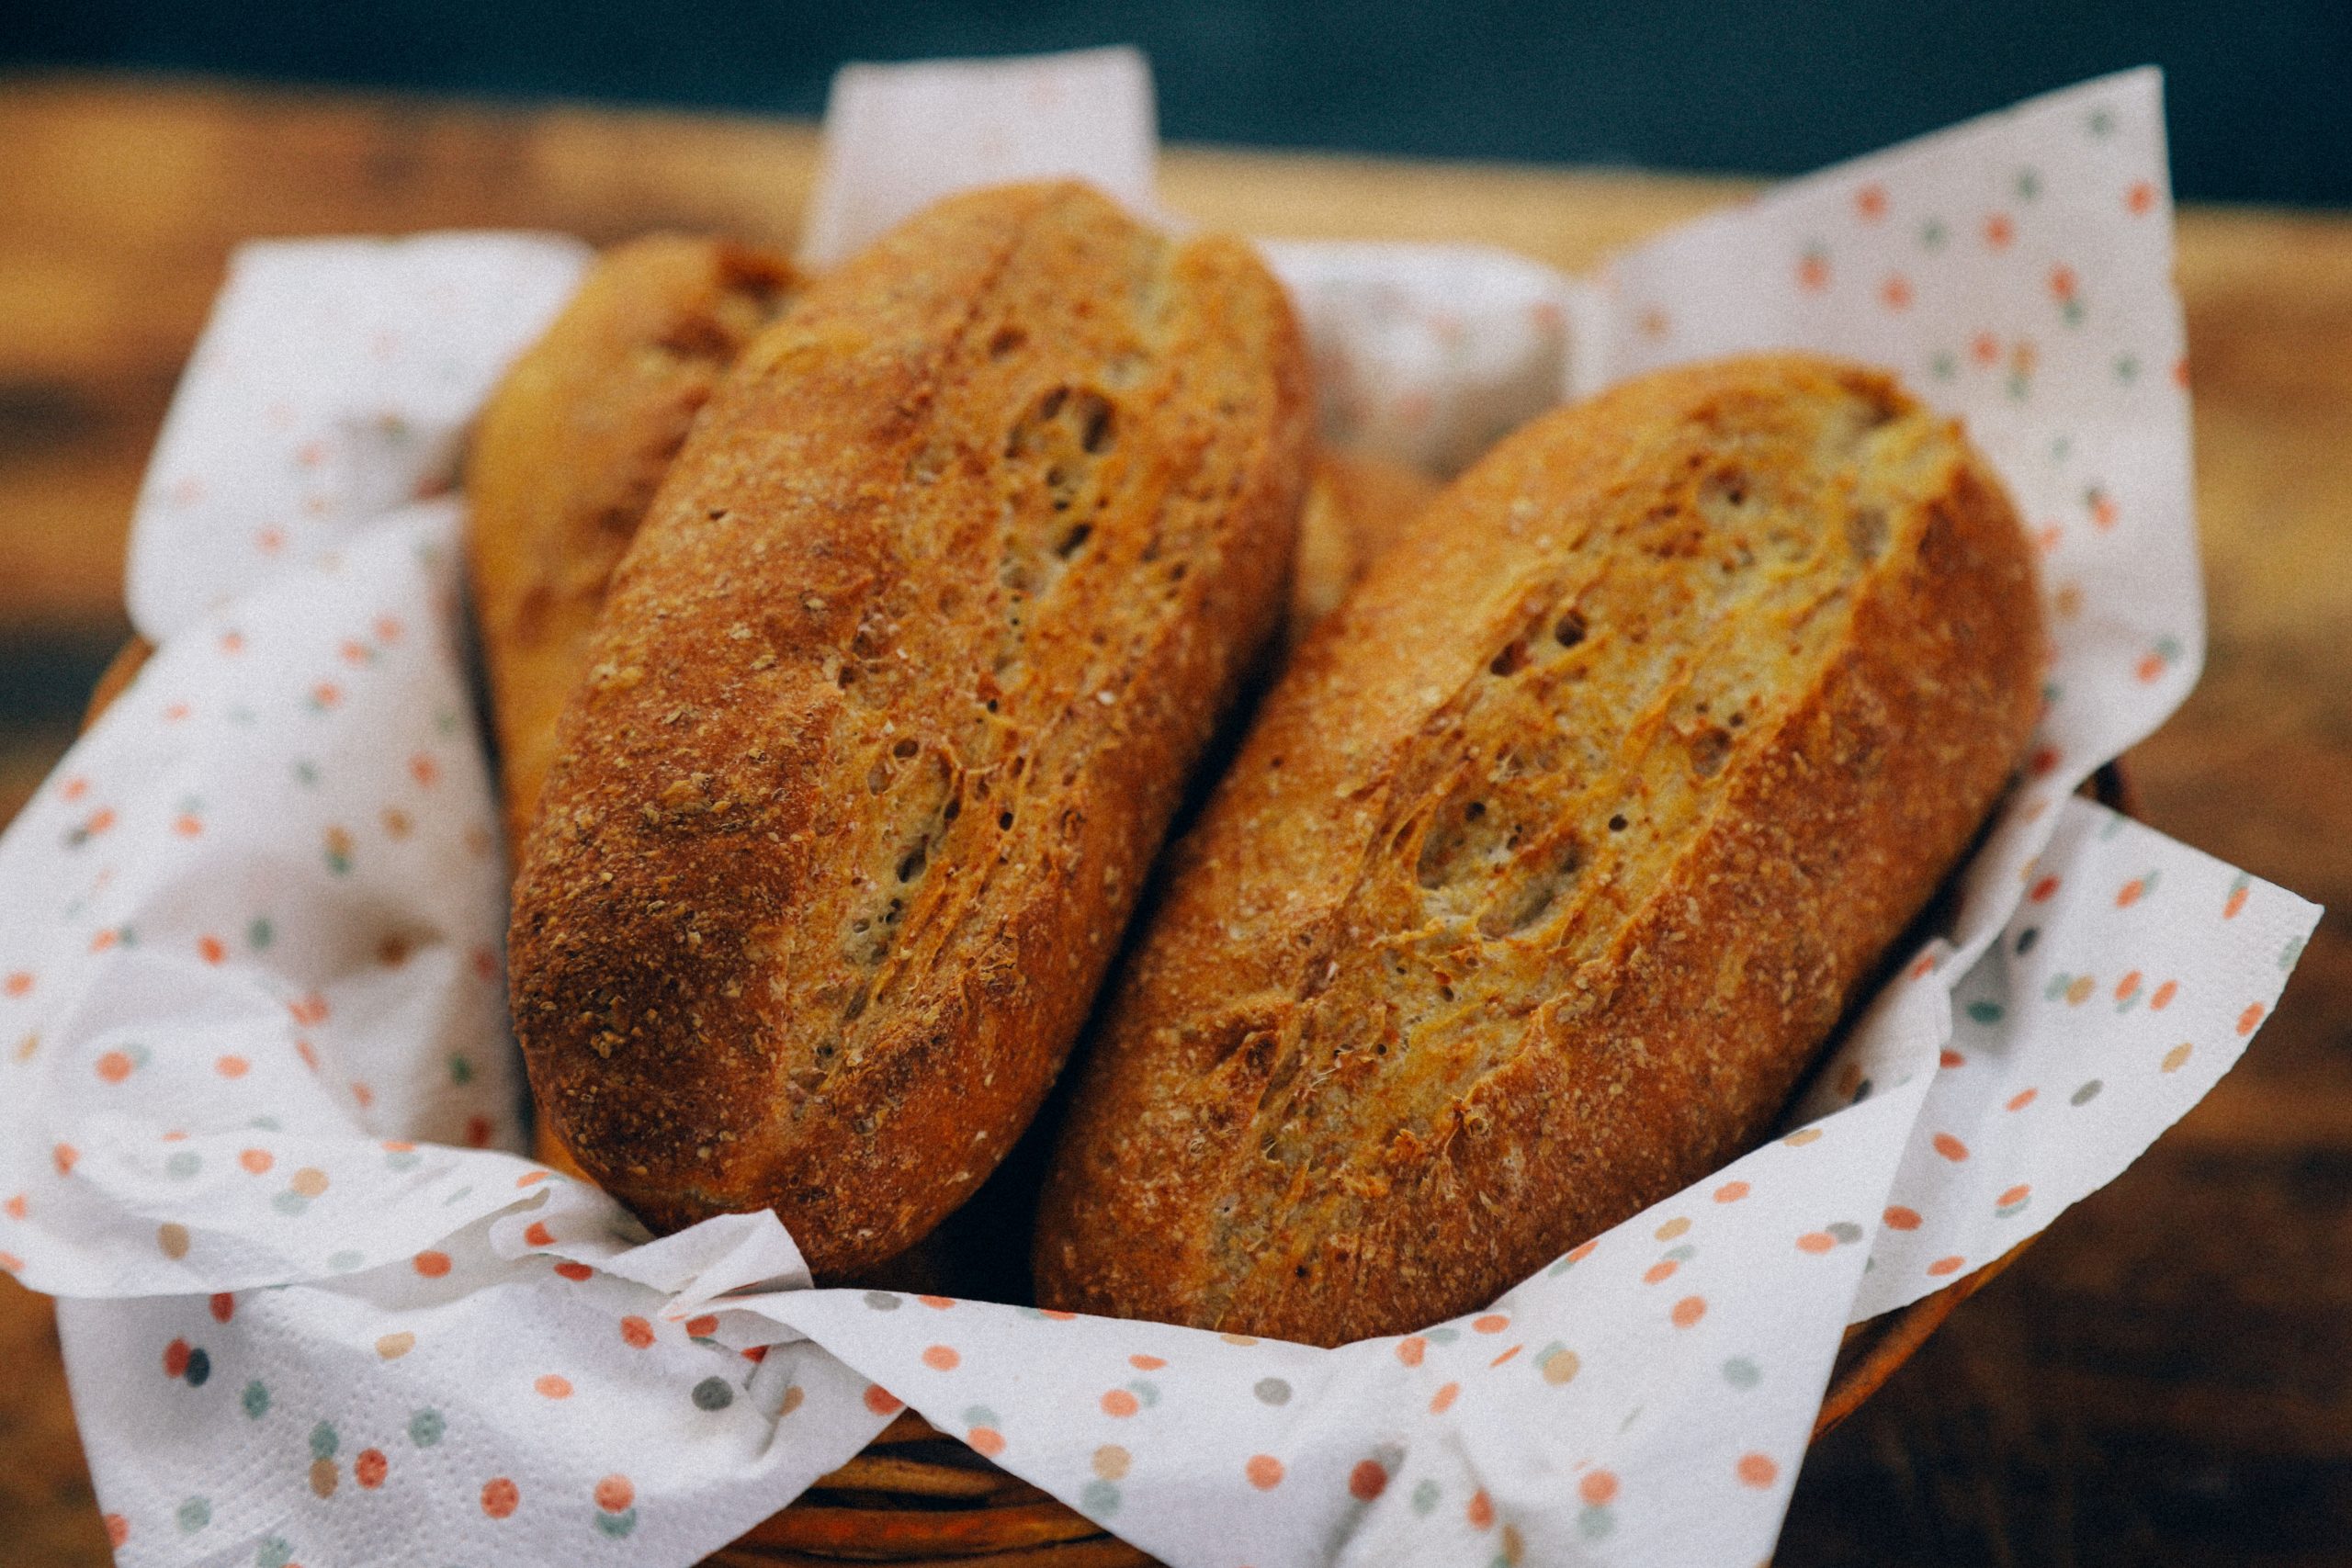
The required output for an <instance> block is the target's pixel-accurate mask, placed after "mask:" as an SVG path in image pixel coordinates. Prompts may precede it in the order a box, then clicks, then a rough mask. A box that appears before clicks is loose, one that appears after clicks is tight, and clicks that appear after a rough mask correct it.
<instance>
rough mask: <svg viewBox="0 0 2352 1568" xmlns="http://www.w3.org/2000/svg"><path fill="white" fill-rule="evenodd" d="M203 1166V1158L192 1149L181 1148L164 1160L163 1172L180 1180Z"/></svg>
mask: <svg viewBox="0 0 2352 1568" xmlns="http://www.w3.org/2000/svg"><path fill="white" fill-rule="evenodd" d="M203 1168H204V1160H203V1158H202V1157H201V1156H198V1154H197V1152H196V1151H195V1150H194V1149H182V1150H180V1152H179V1153H177V1154H175V1155H174V1156H172V1157H171V1158H169V1159H167V1160H165V1161H164V1175H166V1176H170V1177H175V1178H177V1179H179V1180H182V1181H186V1180H187V1179H188V1178H189V1177H191V1176H194V1175H195V1174H196V1173H197V1172H198V1171H199V1170H202V1169H203Z"/></svg>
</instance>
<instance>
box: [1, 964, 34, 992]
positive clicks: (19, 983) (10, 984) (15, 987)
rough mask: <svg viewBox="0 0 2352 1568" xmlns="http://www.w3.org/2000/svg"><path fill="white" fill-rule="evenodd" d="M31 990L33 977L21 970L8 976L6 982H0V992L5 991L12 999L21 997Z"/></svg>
mask: <svg viewBox="0 0 2352 1568" xmlns="http://www.w3.org/2000/svg"><path fill="white" fill-rule="evenodd" d="M32 988H33V977H32V976H30V975H28V974H26V973H25V972H24V971H23V970H21V969H19V970H17V972H16V973H15V974H13V975H11V976H8V978H7V979H6V980H5V981H0V991H6V992H7V993H8V995H10V996H12V997H21V996H23V995H24V994H25V993H26V992H28V991H29V990H31V989H32Z"/></svg>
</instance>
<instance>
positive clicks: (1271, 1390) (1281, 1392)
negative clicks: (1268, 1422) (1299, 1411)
mask: <svg viewBox="0 0 2352 1568" xmlns="http://www.w3.org/2000/svg"><path fill="white" fill-rule="evenodd" d="M1250 1393H1254V1394H1256V1395H1257V1396H1258V1403H1259V1404H1289V1403H1290V1384H1288V1383H1286V1382H1283V1380H1282V1379H1280V1378H1260V1379H1259V1380H1258V1383H1257V1386H1256V1387H1254V1388H1252V1389H1251V1390H1250Z"/></svg>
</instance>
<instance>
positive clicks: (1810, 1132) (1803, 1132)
mask: <svg viewBox="0 0 2352 1568" xmlns="http://www.w3.org/2000/svg"><path fill="white" fill-rule="evenodd" d="M1820 1140H1821V1129H1820V1128H1818V1127H1800V1128H1798V1129H1797V1130H1796V1131H1795V1132H1793V1133H1791V1134H1789V1135H1788V1136H1787V1137H1785V1138H1782V1139H1781V1142H1782V1143H1784V1144H1786V1145H1788V1146H1789V1147H1791V1148H1792V1149H1801V1148H1803V1147H1804V1146H1805V1145H1807V1144H1812V1143H1818V1142H1820Z"/></svg>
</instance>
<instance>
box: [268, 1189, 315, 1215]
mask: <svg viewBox="0 0 2352 1568" xmlns="http://www.w3.org/2000/svg"><path fill="white" fill-rule="evenodd" d="M269 1206H270V1207H271V1208H273V1209H275V1210H277V1212H278V1213H281V1214H299V1213H301V1212H302V1211H303V1210H305V1209H307V1208H309V1207H310V1206H311V1201H310V1200H309V1199H308V1198H305V1197H303V1196H302V1195H301V1194H300V1192H297V1191H295V1190H293V1189H292V1188H290V1187H289V1188H288V1189H287V1190H285V1191H283V1192H280V1193H279V1194H278V1195H277V1197H275V1198H272V1199H271V1200H270V1201H269Z"/></svg>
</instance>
